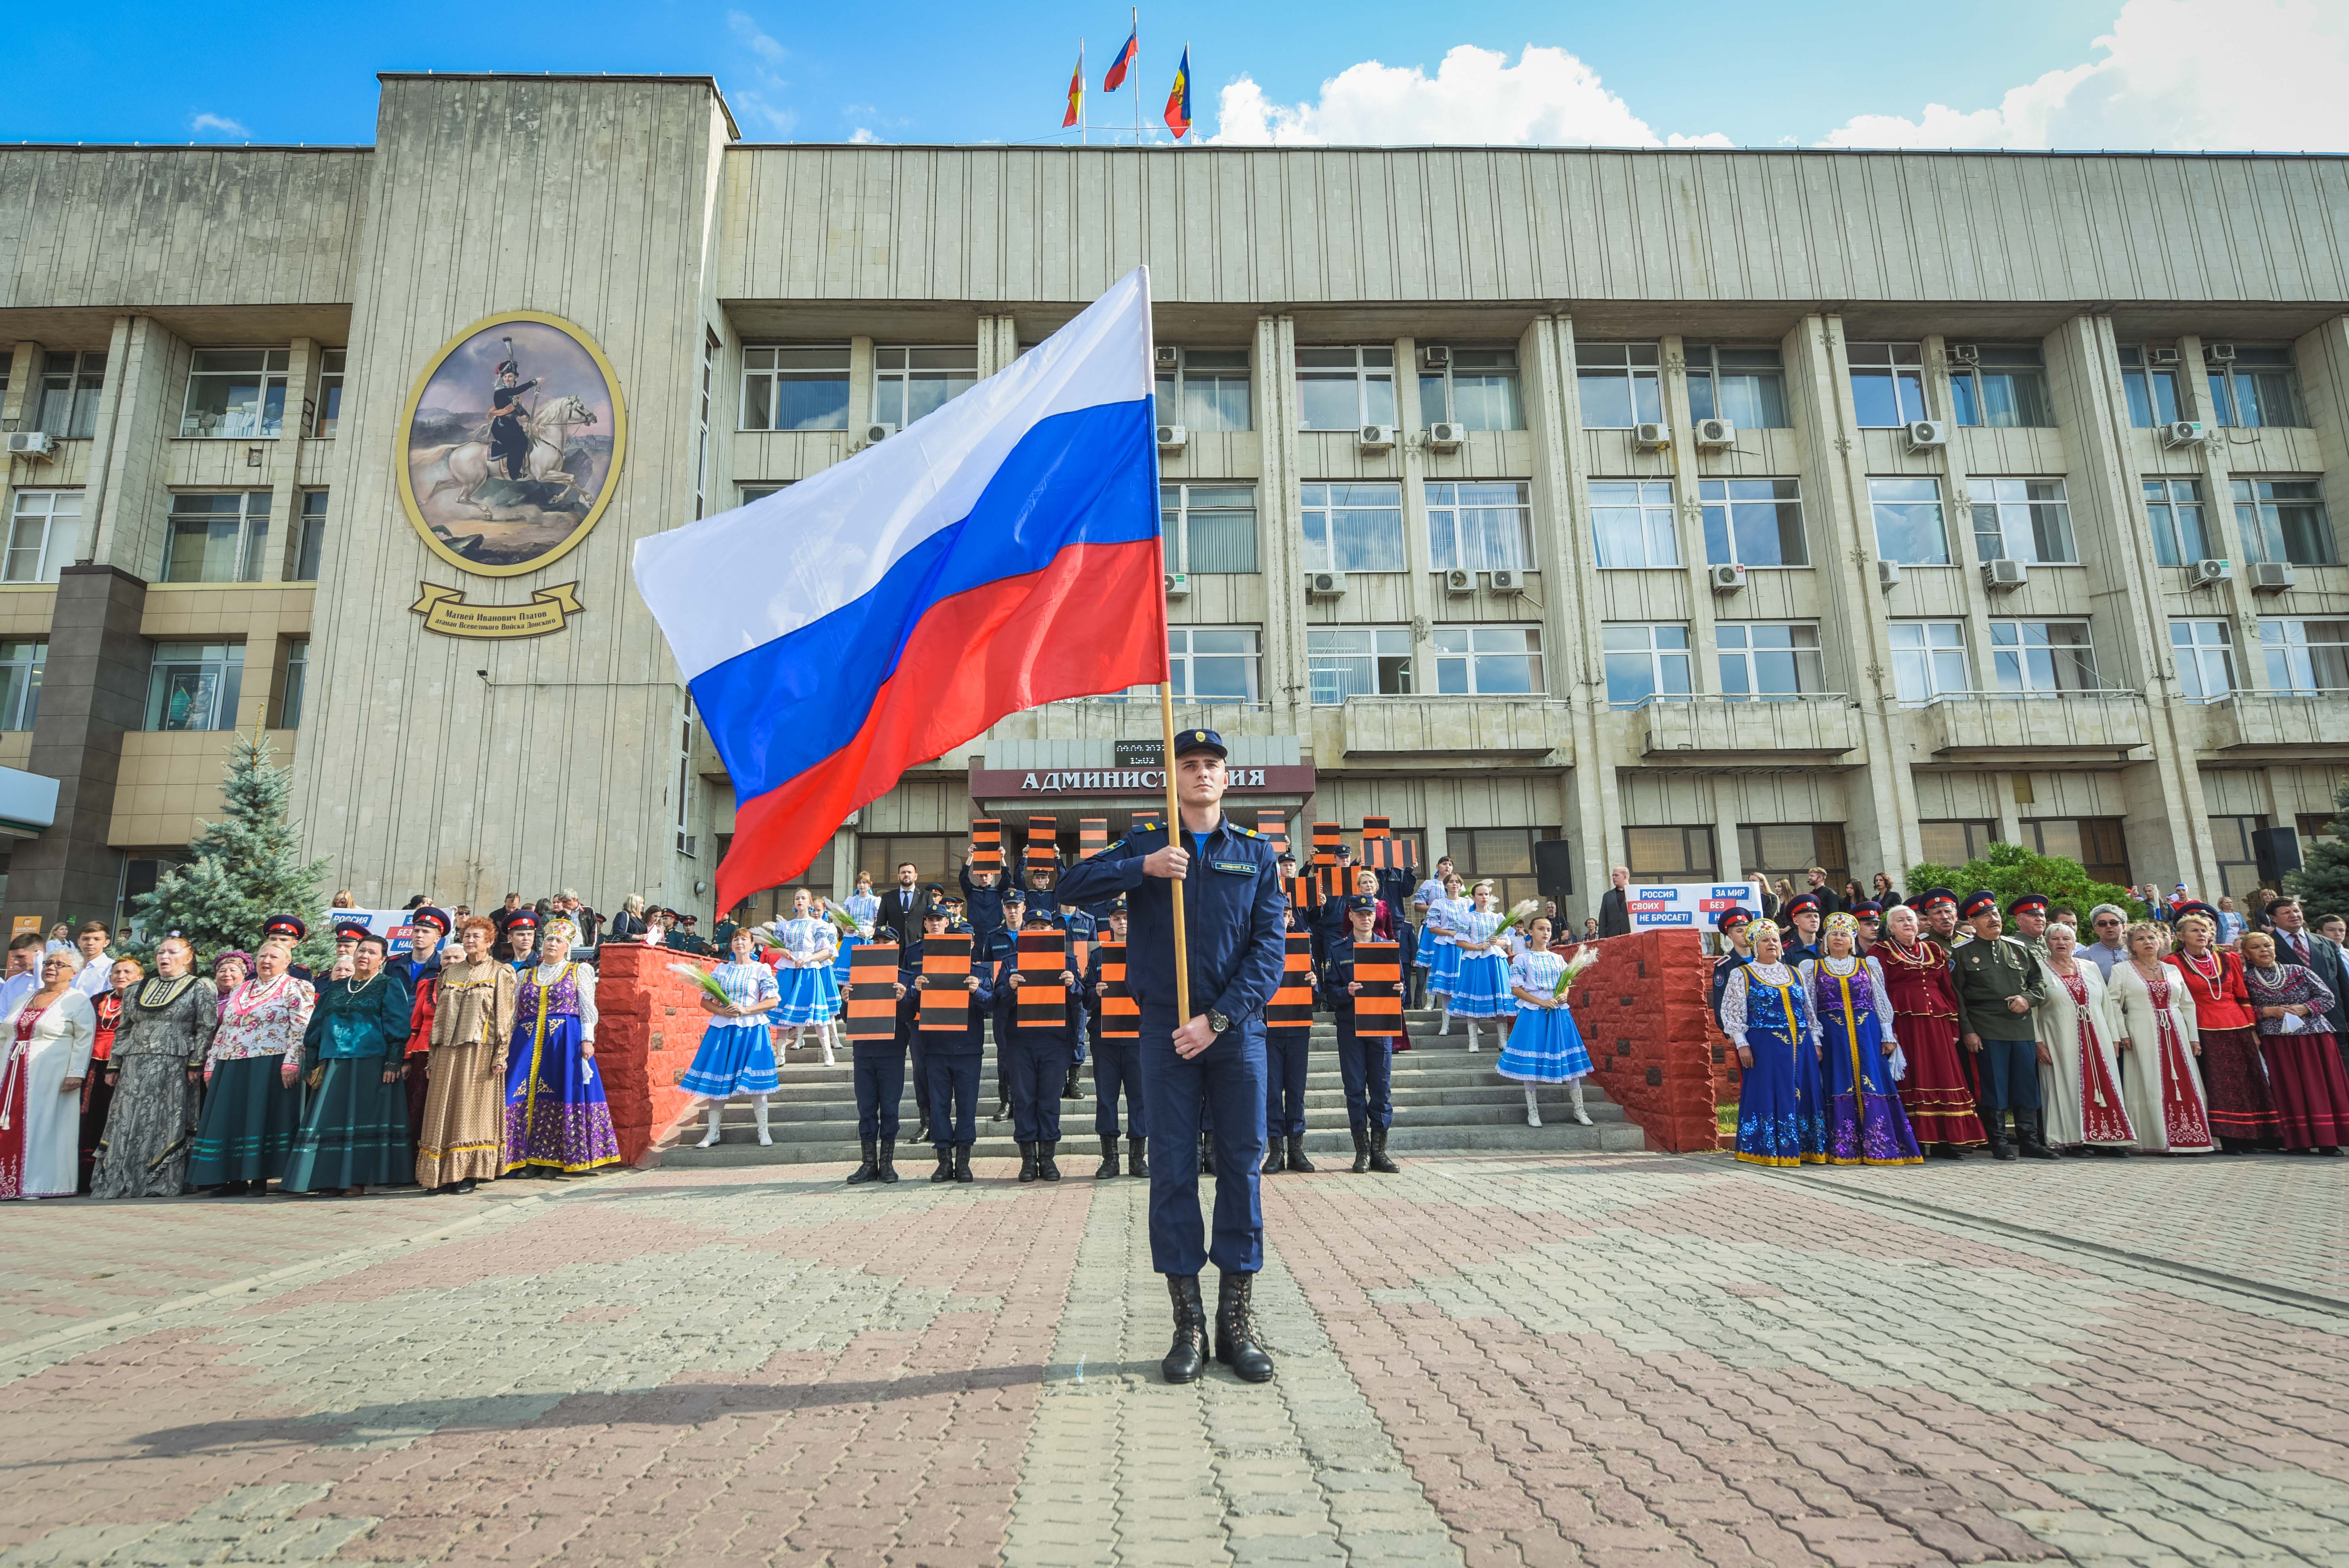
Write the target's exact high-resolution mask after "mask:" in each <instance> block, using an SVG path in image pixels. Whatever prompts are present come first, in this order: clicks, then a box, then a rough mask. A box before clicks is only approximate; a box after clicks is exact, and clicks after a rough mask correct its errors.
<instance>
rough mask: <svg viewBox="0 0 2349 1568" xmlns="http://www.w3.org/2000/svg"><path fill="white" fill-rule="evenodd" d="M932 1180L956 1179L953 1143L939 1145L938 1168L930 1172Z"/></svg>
mask: <svg viewBox="0 0 2349 1568" xmlns="http://www.w3.org/2000/svg"><path fill="white" fill-rule="evenodd" d="M930 1180H931V1181H953V1180H954V1145H953V1144H951V1143H941V1144H939V1145H938V1168H937V1169H936V1170H935V1171H931V1172H930Z"/></svg>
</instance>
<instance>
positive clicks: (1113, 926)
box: [1085, 899, 1150, 1181]
mask: <svg viewBox="0 0 2349 1568" xmlns="http://www.w3.org/2000/svg"><path fill="white" fill-rule="evenodd" d="M1085 975H1086V978H1085V990H1086V992H1087V993H1088V994H1089V995H1092V997H1093V999H1094V1003H1095V1005H1096V1006H1097V1007H1098V1008H1099V1012H1098V1013H1097V1015H1096V1023H1095V1026H1094V1029H1093V1131H1094V1132H1095V1133H1096V1134H1098V1135H1099V1136H1100V1138H1101V1149H1102V1158H1101V1166H1100V1168H1099V1169H1098V1170H1096V1171H1094V1172H1093V1177H1094V1179H1095V1180H1096V1181H1099V1180H1101V1179H1102V1178H1105V1177H1110V1176H1114V1175H1116V1174H1117V1173H1118V1163H1117V1133H1118V1127H1117V1097H1118V1091H1119V1090H1120V1089H1123V1090H1124V1091H1125V1150H1126V1157H1127V1165H1128V1172H1127V1173H1128V1174H1130V1175H1134V1176H1144V1177H1146V1176H1148V1175H1149V1174H1150V1159H1149V1156H1148V1154H1147V1153H1146V1152H1145V1151H1144V1145H1143V1139H1145V1138H1147V1137H1148V1136H1149V1135H1150V1130H1149V1128H1148V1127H1147V1126H1145V1125H1144V1124H1143V1119H1142V1118H1143V1100H1142V1065H1141V1058H1142V1049H1141V1047H1142V1004H1140V1003H1139V1002H1136V1001H1135V1000H1134V999H1133V993H1132V992H1131V991H1129V990H1127V989H1126V985H1125V901H1124V900H1123V899H1119V900H1115V901H1113V902H1112V903H1111V904H1110V906H1109V934H1108V936H1107V938H1106V939H1105V940H1103V941H1102V942H1100V943H1098V944H1095V946H1094V948H1093V951H1092V962H1091V964H1090V965H1088V966H1087V968H1086V971H1085Z"/></svg>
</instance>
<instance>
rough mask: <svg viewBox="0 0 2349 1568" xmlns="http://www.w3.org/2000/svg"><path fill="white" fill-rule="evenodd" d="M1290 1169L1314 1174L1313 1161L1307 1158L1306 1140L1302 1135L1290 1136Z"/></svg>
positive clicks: (1294, 1134)
mask: <svg viewBox="0 0 2349 1568" xmlns="http://www.w3.org/2000/svg"><path fill="white" fill-rule="evenodd" d="M1288 1169H1290V1170H1291V1171H1303V1172H1304V1173H1305V1174H1306V1175H1308V1176H1310V1175H1312V1174H1313V1161H1310V1160H1308V1159H1306V1158H1305V1139H1304V1136H1303V1135H1302V1134H1301V1133H1295V1132H1292V1133H1290V1134H1289V1135H1288Z"/></svg>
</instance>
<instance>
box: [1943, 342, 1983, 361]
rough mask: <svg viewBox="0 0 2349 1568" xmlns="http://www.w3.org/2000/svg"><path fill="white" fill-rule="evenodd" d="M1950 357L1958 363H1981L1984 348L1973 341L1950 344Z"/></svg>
mask: <svg viewBox="0 0 2349 1568" xmlns="http://www.w3.org/2000/svg"><path fill="white" fill-rule="evenodd" d="M1950 359H1951V363H1952V364H1957V365H1980V364H1981V363H1982V349H1981V347H1980V346H1978V345H1975V344H1971V343H1953V344H1951V345H1950Z"/></svg>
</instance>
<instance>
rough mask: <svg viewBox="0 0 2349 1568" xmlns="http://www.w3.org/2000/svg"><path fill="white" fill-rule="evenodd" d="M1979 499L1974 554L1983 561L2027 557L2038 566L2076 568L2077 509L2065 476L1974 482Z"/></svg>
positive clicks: (2077, 547) (2028, 560)
mask: <svg viewBox="0 0 2349 1568" xmlns="http://www.w3.org/2000/svg"><path fill="white" fill-rule="evenodd" d="M1967 483H1968V484H1969V485H1970V486H1971V488H1972V490H1973V493H1974V494H1975V496H1976V497H1987V498H1988V499H1987V500H1979V499H1978V500H1975V502H1974V553H1975V554H1977V555H1979V556H1980V557H1981V558H1982V560H1984V561H2001V560H2004V561H2027V562H2030V563H2031V564H2033V565H2034V566H2076V565H2078V564H2079V562H2080V549H2079V546H2078V545H2077V544H2076V543H2075V542H2074V541H2073V538H2072V509H2071V507H2070V506H2069V505H2067V504H2066V503H2065V501H2064V481H2063V480H1985V479H1975V480H1968V481H1967Z"/></svg>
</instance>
